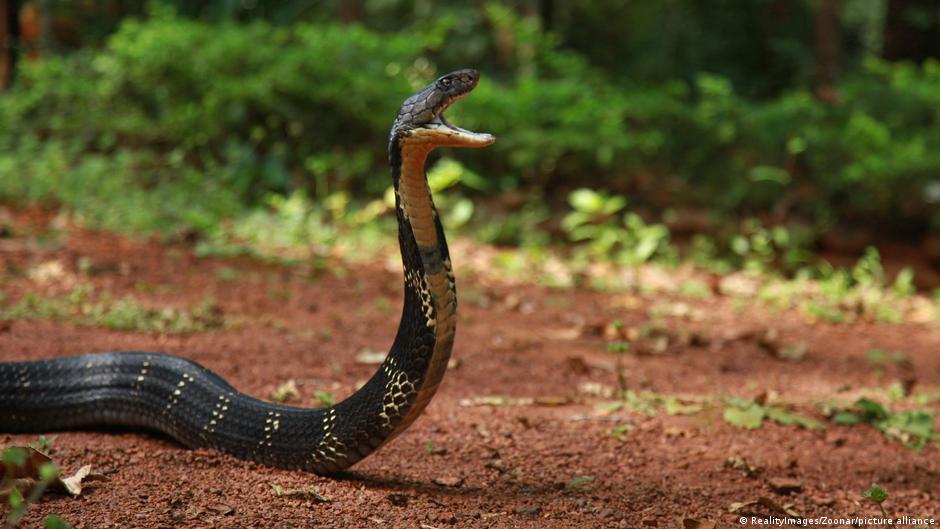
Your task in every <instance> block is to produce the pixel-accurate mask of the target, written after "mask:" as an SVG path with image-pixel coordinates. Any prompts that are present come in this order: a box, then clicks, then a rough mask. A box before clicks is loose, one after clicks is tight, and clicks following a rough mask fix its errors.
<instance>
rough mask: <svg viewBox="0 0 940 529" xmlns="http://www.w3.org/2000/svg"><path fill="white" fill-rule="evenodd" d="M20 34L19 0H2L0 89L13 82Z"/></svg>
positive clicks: (0, 17) (0, 2)
mask: <svg viewBox="0 0 940 529" xmlns="http://www.w3.org/2000/svg"><path fill="white" fill-rule="evenodd" d="M19 35H20V17H19V9H17V0H0V91H3V90H6V88H7V87H8V86H10V83H11V82H13V73H14V71H15V69H16V52H17V48H18V46H19V42H18V41H19Z"/></svg>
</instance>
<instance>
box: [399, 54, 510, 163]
mask: <svg viewBox="0 0 940 529" xmlns="http://www.w3.org/2000/svg"><path fill="white" fill-rule="evenodd" d="M479 80H480V74H479V73H478V72H477V71H476V70H470V69H467V70H457V71H456V72H451V73H449V74H447V75H443V76H441V77H440V78H438V79H437V80H436V81H434V82H433V83H431V84H430V85H428V87H427V88H425V89H424V90H421V91H420V92H418V93H416V94H415V95H413V96H411V97H409V98H408V99H406V100H405V102H404V103H402V106H401V109H400V110H399V111H398V117H397V118H396V119H395V124H394V125H392V132H391V136H392V137H393V138H396V137H397V138H398V140H399V141H400V142H401V146H402V147H406V146H407V145H408V144H415V145H420V146H421V148H422V149H427V148H431V149H433V148H435V147H486V146H487V145H489V144H491V143H493V142H494V141H496V138H494V137H493V135H492V134H487V133H484V132H473V131H472V130H467V129H464V128H460V127H458V126H456V125H454V124H452V123H451V122H449V121H447V118H445V117H444V111H445V110H447V109H448V108H449V107H450V106H451V105H452V104H454V103H455V102H457V101H459V100H460V99H461V98H463V97H465V96H466V95H467V94H469V93H470V92H471V91H473V89H474V88H476V86H477V82H478V81H479Z"/></svg>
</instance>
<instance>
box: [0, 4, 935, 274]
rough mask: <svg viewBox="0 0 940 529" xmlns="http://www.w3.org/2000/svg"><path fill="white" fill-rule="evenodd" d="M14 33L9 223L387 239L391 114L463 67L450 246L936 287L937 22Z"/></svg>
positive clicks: (274, 23) (724, 19)
mask: <svg viewBox="0 0 940 529" xmlns="http://www.w3.org/2000/svg"><path fill="white" fill-rule="evenodd" d="M0 6H3V12H2V14H0V16H2V17H4V18H3V19H0V22H2V24H0V27H2V29H0V31H5V34H0V42H6V43H7V46H6V48H5V53H4V57H3V58H2V62H0V83H2V86H3V88H4V91H3V92H2V93H0V200H3V201H6V202H13V203H32V202H40V203H44V204H53V205H56V206H62V207H64V208H65V209H67V210H69V211H71V212H74V213H75V214H76V215H77V216H78V217H79V218H80V219H82V221H83V222H85V223H86V224H88V225H90V226H96V227H103V228H109V229H118V230H121V231H126V232H131V233H137V234H140V233H144V234H151V233H157V234H161V235H162V236H164V237H168V238H171V239H172V238H186V239H192V240H195V241H198V242H199V243H200V244H201V245H202V246H201V247H202V248H204V249H205V251H224V249H225V248H231V247H232V245H231V243H232V242H233V241H241V242H244V241H246V240H252V239H253V238H254V239H255V240H257V239H272V238H273V239H276V238H284V239H286V240H285V241H282V242H284V243H285V244H289V243H291V242H294V243H302V244H305V243H309V242H310V241H311V240H312V241H313V243H316V242H317V241H323V242H324V244H327V245H328V244H329V240H327V239H330V238H331V237H332V238H333V240H335V239H336V238H337V237H339V234H340V233H341V232H342V230H344V229H349V228H350V227H352V228H354V229H355V230H357V231H361V230H359V228H361V227H363V226H366V225H372V224H374V223H376V222H378V223H381V222H383V220H382V219H385V220H386V221H387V220H388V218H389V215H388V214H387V213H388V204H387V201H385V200H382V199H379V198H378V197H382V196H383V194H386V192H387V189H388V186H389V178H388V171H387V166H386V164H387V162H386V154H385V143H384V142H385V138H386V135H387V131H388V128H389V126H390V123H391V121H392V119H393V117H394V115H395V113H396V109H397V107H398V105H399V104H400V103H401V101H402V100H403V98H404V97H406V96H407V95H408V94H410V93H411V92H413V91H414V90H415V89H417V88H420V87H422V86H424V85H425V84H426V83H427V82H428V81H429V80H431V79H433V78H435V77H436V76H437V75H440V74H442V73H446V72H447V71H450V70H452V69H456V68H462V67H474V68H477V69H479V70H481V71H482V73H483V75H484V81H483V82H481V84H480V86H479V87H478V89H477V90H476V91H475V92H474V94H473V96H472V97H469V98H467V99H466V100H465V101H463V102H461V103H460V104H459V105H456V106H455V108H453V109H452V110H451V111H450V112H449V117H450V118H451V120H452V121H454V122H455V123H458V124H460V125H462V126H464V127H467V128H470V129H473V130H479V131H487V132H492V133H494V134H495V135H496V136H497V138H498V141H497V143H496V144H495V145H494V146H492V147H491V148H488V149H486V150H483V151H474V152H462V153H460V156H459V159H460V162H457V161H455V160H452V159H449V158H447V156H448V155H447V153H445V154H444V155H443V156H444V157H443V158H438V159H436V160H438V161H437V163H436V165H434V166H433V168H432V169H431V183H432V186H433V187H434V188H435V189H436V190H437V191H439V194H440V199H439V200H440V201H442V202H443V204H442V206H444V207H442V210H446V211H447V215H448V216H447V222H448V224H450V228H451V229H459V230H464V232H465V233H467V234H470V235H472V236H474V237H476V238H478V239H480V240H483V241H485V242H487V243H493V244H498V245H509V246H520V247H523V248H537V247H543V246H545V245H547V244H550V243H568V242H579V243H580V244H579V245H578V246H577V247H578V248H579V249H580V250H579V251H580V252H581V254H580V255H582V256H583V257H584V259H586V260H591V259H595V260H596V259H600V258H605V259H610V260H612V261H613V262H615V263H620V264H635V263H639V262H644V261H647V260H652V259H660V260H664V261H677V260H678V259H684V258H688V259H691V260H692V261H694V262H696V263H697V264H700V265H702V266H705V267H707V268H711V269H715V270H717V271H719V272H720V271H727V270H734V269H741V268H748V267H751V268H755V267H756V268H762V269H771V270H774V271H779V272H782V273H784V274H790V275H792V274H804V275H817V276H818V275H825V274H826V273H828V272H827V270H830V267H828V265H825V264H820V263H825V261H821V259H820V256H821V255H822V256H826V257H832V258H833V259H835V260H836V262H837V261H838V260H839V259H840V257H839V256H848V257H846V259H851V262H854V260H855V259H857V258H858V257H859V256H862V255H863V254H864V255H866V256H867V258H868V259H869V261H872V260H874V261H877V259H878V254H877V251H876V250H873V249H869V250H867V253H866V248H867V247H870V245H876V246H878V247H880V248H881V249H882V254H891V253H892V252H895V251H896V253H897V255H898V256H902V258H903V256H908V257H910V256H913V257H912V259H914V260H915V261H917V263H918V266H919V268H918V274H917V277H918V279H917V281H919V283H918V284H919V286H921V287H928V288H932V287H934V286H936V285H937V284H938V282H937V270H936V265H937V263H938V262H940V211H938V203H940V62H938V58H940V5H938V4H937V3H936V2H935V1H933V0H637V1H629V2H628V1H598V0H571V1H564V2H561V1H553V0H516V1H512V2H495V1H484V0H478V1H471V2H446V3H445V2H431V1H427V0H410V1H409V0H332V1H320V2H309V1H299V0H297V1H294V0H281V1H276V2H263V1H257V0H196V1H191V0H186V1H183V0H165V1H156V0H154V1H143V0H127V1H119V0H75V1H62V0H60V1H57V0H36V1H27V2H23V1H17V0H0ZM232 219H243V220H242V221H236V222H235V223H234V224H233V222H232ZM245 219H247V220H245ZM272 222H275V223H280V224H272ZM285 223H286V226H287V228H283V226H285ZM275 225H277V226H281V227H282V228H278V229H273V228H272V226H275ZM383 233H384V235H383V236H385V237H386V238H387V232H383ZM267 242H270V241H267ZM931 263H933V265H931ZM902 275H903V274H902ZM909 276H910V274H909V273H908V276H903V277H902V278H901V279H902V280H903V281H906V282H910V281H911V277H909Z"/></svg>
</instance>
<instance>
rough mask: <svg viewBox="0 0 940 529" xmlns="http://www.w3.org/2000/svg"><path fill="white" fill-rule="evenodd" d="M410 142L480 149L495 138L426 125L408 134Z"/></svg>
mask: <svg viewBox="0 0 940 529" xmlns="http://www.w3.org/2000/svg"><path fill="white" fill-rule="evenodd" d="M409 136H410V138H409V140H410V141H413V142H425V143H429V144H432V145H434V146H435V147H470V148H480V147H486V146H487V145H491V144H492V143H493V142H494V141H496V136H493V135H492V134H487V133H485V132H473V131H470V130H467V129H462V128H460V127H455V126H453V125H445V124H439V123H428V124H425V125H422V126H421V127H419V128H416V129H414V130H412V131H411V133H410V135H409Z"/></svg>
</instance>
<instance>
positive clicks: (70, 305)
mask: <svg viewBox="0 0 940 529" xmlns="http://www.w3.org/2000/svg"><path fill="white" fill-rule="evenodd" d="M0 318H3V319H53V320H68V321H72V322H74V323H77V324H80V325H89V326H101V327H107V328H109V329H116V330H126V331H144V332H160V333H167V334H181V333H193V332H203V331H207V330H210V329H215V328H218V327H220V326H222V325H223V324H224V319H223V318H222V316H221V314H220V313H219V310H218V307H217V306H216V304H215V302H214V301H212V300H211V299H205V300H203V301H202V302H201V303H200V304H199V305H198V306H196V307H194V308H192V309H174V308H171V307H164V308H161V309H157V308H152V307H148V306H145V305H143V304H141V303H140V302H138V301H137V300H135V299H134V298H132V297H129V296H127V297H123V298H121V299H117V300H115V299H112V298H111V296H110V295H109V294H108V293H107V292H100V293H99V292H95V289H94V287H93V286H92V285H90V284H82V285H78V286H76V287H75V288H73V289H72V290H71V291H69V292H67V293H66V294H64V295H60V296H51V297H45V296H40V295H38V294H36V293H34V292H27V293H26V294H25V295H24V296H23V297H22V298H21V299H20V300H19V301H17V302H16V303H14V304H13V305H11V306H8V307H6V308H4V309H2V310H0Z"/></svg>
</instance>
